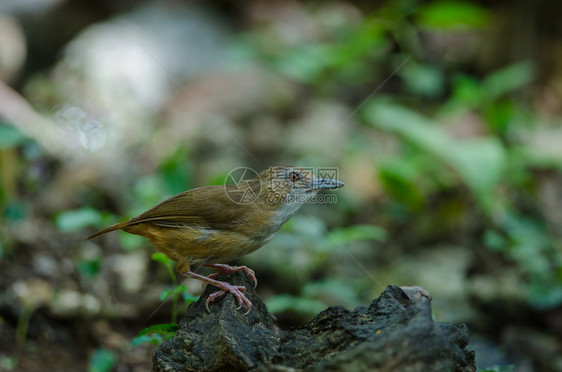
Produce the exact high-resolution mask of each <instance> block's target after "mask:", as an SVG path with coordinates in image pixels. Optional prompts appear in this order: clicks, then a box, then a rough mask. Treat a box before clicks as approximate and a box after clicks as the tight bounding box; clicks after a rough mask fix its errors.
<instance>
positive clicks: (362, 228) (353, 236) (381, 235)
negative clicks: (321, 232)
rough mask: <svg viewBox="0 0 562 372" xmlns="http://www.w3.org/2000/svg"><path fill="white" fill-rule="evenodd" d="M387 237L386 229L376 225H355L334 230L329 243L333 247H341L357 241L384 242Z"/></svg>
mask: <svg viewBox="0 0 562 372" xmlns="http://www.w3.org/2000/svg"><path fill="white" fill-rule="evenodd" d="M386 237H387V232H386V230H385V229H383V228H382V227H379V226H374V225H355V226H351V227H347V228H343V229H335V230H332V232H331V233H330V235H329V237H328V241H329V242H330V244H331V245H332V246H339V245H342V244H345V243H348V242H351V241H355V240H376V241H378V242H384V241H385V240H386Z"/></svg>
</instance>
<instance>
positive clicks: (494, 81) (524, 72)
mask: <svg viewBox="0 0 562 372" xmlns="http://www.w3.org/2000/svg"><path fill="white" fill-rule="evenodd" d="M534 78H535V68H534V66H533V64H532V63H531V62H530V61H523V62H519V63H515V64H513V65H510V66H508V67H505V68H502V69H500V70H497V71H495V72H493V73H491V74H489V75H488V76H487V77H486V79H484V81H483V82H482V92H483V93H484V94H485V95H486V98H487V99H488V100H495V99H497V98H498V97H500V96H502V95H504V94H506V93H509V92H513V91H514V90H517V89H519V88H522V87H524V86H526V85H528V84H530V83H531V82H532V81H533V80H534Z"/></svg>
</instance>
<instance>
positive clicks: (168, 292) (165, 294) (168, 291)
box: [160, 289, 172, 301]
mask: <svg viewBox="0 0 562 372" xmlns="http://www.w3.org/2000/svg"><path fill="white" fill-rule="evenodd" d="M171 294H172V290H171V289H166V290H164V291H162V293H160V301H164V300H165V299H167V298H168V296H170V295H171Z"/></svg>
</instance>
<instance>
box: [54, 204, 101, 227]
mask: <svg viewBox="0 0 562 372" xmlns="http://www.w3.org/2000/svg"><path fill="white" fill-rule="evenodd" d="M102 222H103V217H102V215H101V214H100V212H98V211H97V210H95V209H92V208H82V209H77V210H73V211H66V212H62V213H59V214H58V215H57V217H56V220H55V223H56V225H57V227H58V229H59V230H60V231H62V232H71V231H77V230H80V229H83V228H84V227H86V226H92V225H94V226H97V225H100V224H101V223H102Z"/></svg>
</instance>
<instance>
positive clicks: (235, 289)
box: [182, 271, 252, 314]
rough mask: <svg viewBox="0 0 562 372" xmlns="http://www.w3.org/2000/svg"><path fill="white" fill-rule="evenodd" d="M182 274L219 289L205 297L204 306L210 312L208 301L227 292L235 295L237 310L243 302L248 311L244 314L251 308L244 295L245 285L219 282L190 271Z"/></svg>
mask: <svg viewBox="0 0 562 372" xmlns="http://www.w3.org/2000/svg"><path fill="white" fill-rule="evenodd" d="M182 275H183V276H187V277H189V278H194V279H198V280H201V281H202V282H205V283H209V284H212V285H214V286H215V287H219V288H220V291H218V292H215V293H211V294H210V295H209V297H208V298H207V301H205V308H206V309H207V311H208V312H211V310H209V303H210V302H213V301H215V300H216V299H217V298H219V297H221V296H224V295H225V294H226V293H227V292H230V293H232V294H233V295H234V297H236V299H237V300H238V305H239V306H238V308H237V310H238V309H240V308H241V307H242V306H243V305H244V304H246V306H247V307H248V311H247V312H246V314H248V313H249V312H250V310H252V303H251V302H250V300H248V299H247V298H246V296H244V292H245V291H246V287H244V286H242V285H232V284H230V283H227V282H221V281H219V280H215V279H212V278H208V277H206V276H203V275H199V274H196V273H194V272H192V271H187V272H185V273H182Z"/></svg>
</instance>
